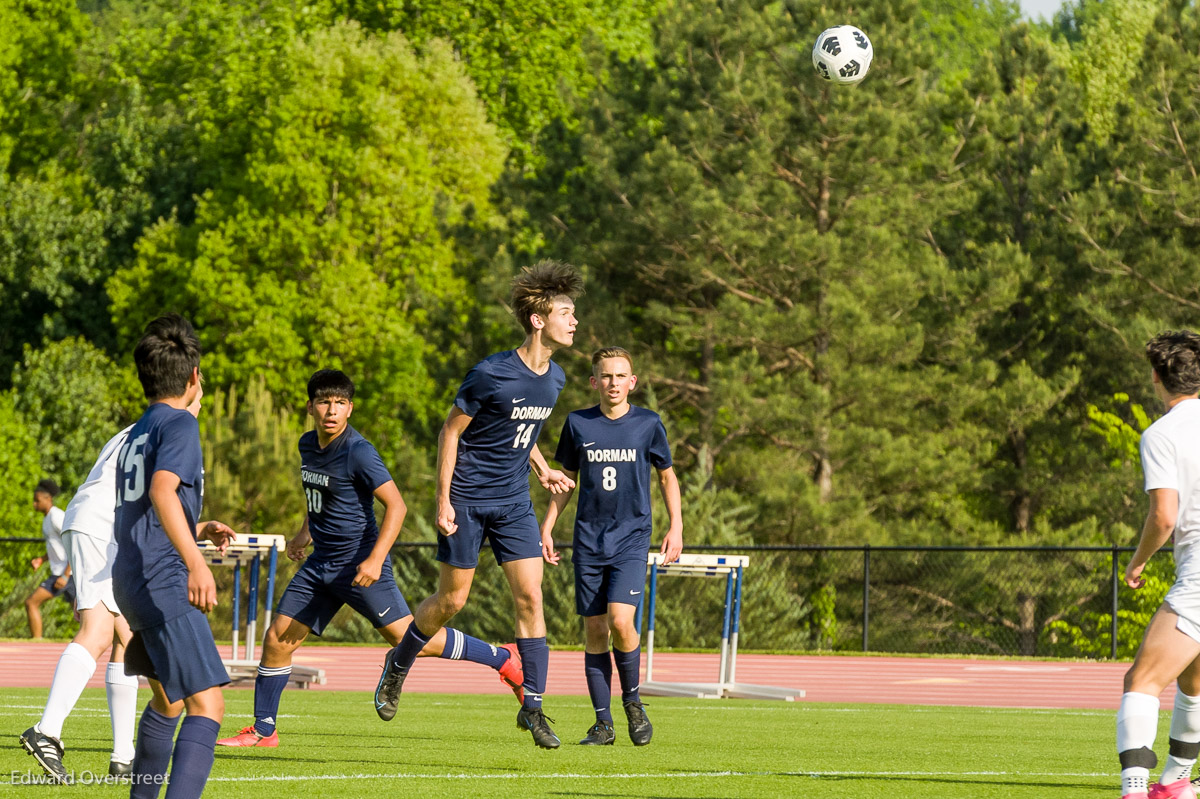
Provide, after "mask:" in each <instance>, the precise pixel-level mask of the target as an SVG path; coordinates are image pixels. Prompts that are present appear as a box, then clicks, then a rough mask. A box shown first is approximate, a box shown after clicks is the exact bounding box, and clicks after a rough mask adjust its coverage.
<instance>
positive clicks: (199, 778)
mask: <svg viewBox="0 0 1200 799" xmlns="http://www.w3.org/2000/svg"><path fill="white" fill-rule="evenodd" d="M220 731H221V725H220V724H219V723H217V722H216V721H214V720H212V719H210V718H205V717H204V716H188V717H187V718H185V719H184V720H183V724H180V725H179V740H178V741H176V742H175V756H174V758H173V759H172V761H171V782H170V783H169V784H168V785H167V796H166V799H200V794H202V793H204V783H206V782H208V774H209V772H210V771H212V767H213V752H214V750H215V749H216V748H217V733H219V732H220Z"/></svg>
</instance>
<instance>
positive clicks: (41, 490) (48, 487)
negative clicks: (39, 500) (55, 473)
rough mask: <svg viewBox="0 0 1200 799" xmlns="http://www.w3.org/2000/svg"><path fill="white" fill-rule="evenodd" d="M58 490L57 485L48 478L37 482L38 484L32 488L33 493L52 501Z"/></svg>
mask: <svg viewBox="0 0 1200 799" xmlns="http://www.w3.org/2000/svg"><path fill="white" fill-rule="evenodd" d="M59 490H60V489H59V487H58V483H56V482H54V481H53V480H51V479H50V478H49V477H46V478H43V479H41V480H38V484H37V485H36V486H34V488H33V493H35V494H45V495H46V496H48V497H50V499H54V498H55V497H57V496H58V494H59Z"/></svg>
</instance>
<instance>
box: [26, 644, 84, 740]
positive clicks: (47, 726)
mask: <svg viewBox="0 0 1200 799" xmlns="http://www.w3.org/2000/svg"><path fill="white" fill-rule="evenodd" d="M95 673H96V659H95V658H93V657H92V655H91V653H90V652H88V651H87V650H86V649H84V648H83V647H82V646H80V645H79V644H77V643H75V642H74V641H72V642H71V643H69V644H67V648H66V649H64V650H63V653H62V655H60V656H59V658H58V667H57V668H55V669H54V682H52V683H50V696H49V697H48V698H47V699H46V709H45V710H43V711H42V720H41V721H39V722H38V725H37V726H38V730H39V731H40V732H41V733H42V735H49V736H50V737H51V738H58V739H59V740H60V741H61V740H62V728H63V722H64V721H66V720H67V716H69V715H71V710H72V709H74V707H75V703H76V702H78V701H79V695H80V694H82V693H83V688H84V686H86V685H87V681H88V680H90V679H92V675H93V674H95Z"/></svg>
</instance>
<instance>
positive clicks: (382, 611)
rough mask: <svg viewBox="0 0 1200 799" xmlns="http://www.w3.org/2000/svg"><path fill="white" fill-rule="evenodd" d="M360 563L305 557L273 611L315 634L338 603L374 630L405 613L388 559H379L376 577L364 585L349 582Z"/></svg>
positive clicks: (336, 608) (336, 607)
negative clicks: (326, 560) (291, 619)
mask: <svg viewBox="0 0 1200 799" xmlns="http://www.w3.org/2000/svg"><path fill="white" fill-rule="evenodd" d="M361 562H362V561H360V560H358V559H355V560H353V561H351V562H350V563H325V562H323V561H320V560H316V559H314V558H309V559H308V560H306V561H304V565H303V566H301V567H300V570H299V571H297V572H296V576H295V577H293V578H292V581H291V582H290V583H288V587H287V589H286V590H284V592H283V596H281V597H280V598H279V605H277V606H276V608H275V612H276V613H277V614H278V615H280V616H289V617H291V618H293V619H295V620H296V621H298V622H300V623H301V624H303V625H305V626H306V627H308V628H309V629H311V630H312V631H313V632H314V633H316V634H317V635H320V634H321V632H322V631H323V630H324V629H325V626H326V625H327V624H329V622H330V621H332V620H333V617H334V616H336V615H337V612H338V611H339V610H341V609H342V605H349V606H350V607H351V608H353V609H354V610H355V612H357V613H358V615H360V616H362V617H364V618H366V619H369V620H370V621H371V624H373V625H375V627H376V628H377V629H378V628H379V627H387V626H388V625H389V624H392V623H393V622H396V621H399V620H400V619H403V618H404V617H405V616H407V615H409V610H408V603H407V602H405V601H404V596H403V595H402V594H401V593H400V589H399V588H398V587H397V586H396V578H395V577H394V576H393V575H392V559H391V558H387V559H386V560H384V561H383V568H382V569H380V571H379V579H378V580H376V581H375V582H373V583H371V585H369V586H367V587H366V588H364V587H362V586H361V585H353V582H354V577H355V575H356V574H358V564H359V563H361Z"/></svg>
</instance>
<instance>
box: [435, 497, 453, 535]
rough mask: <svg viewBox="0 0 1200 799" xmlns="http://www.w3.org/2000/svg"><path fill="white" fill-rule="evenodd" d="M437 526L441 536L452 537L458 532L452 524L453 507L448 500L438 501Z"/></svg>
mask: <svg viewBox="0 0 1200 799" xmlns="http://www.w3.org/2000/svg"><path fill="white" fill-rule="evenodd" d="M437 526H438V529H439V530H441V531H442V535H454V534H455V533H456V532H458V525H457V524H455V523H454V506H453V505H451V504H450V501H449V500H443V499H438V503H437Z"/></svg>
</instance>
